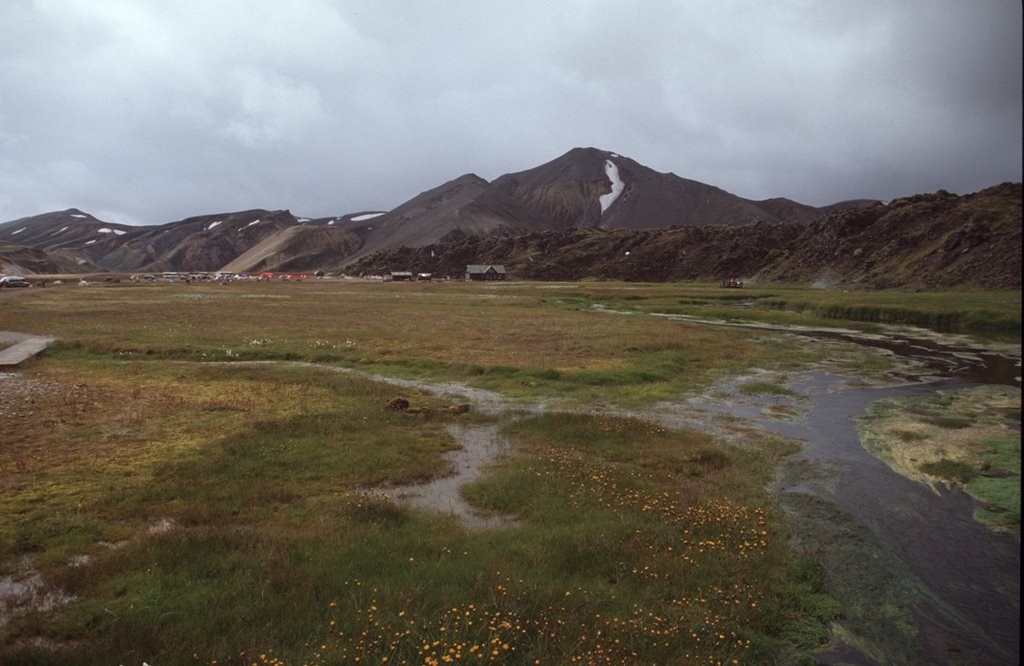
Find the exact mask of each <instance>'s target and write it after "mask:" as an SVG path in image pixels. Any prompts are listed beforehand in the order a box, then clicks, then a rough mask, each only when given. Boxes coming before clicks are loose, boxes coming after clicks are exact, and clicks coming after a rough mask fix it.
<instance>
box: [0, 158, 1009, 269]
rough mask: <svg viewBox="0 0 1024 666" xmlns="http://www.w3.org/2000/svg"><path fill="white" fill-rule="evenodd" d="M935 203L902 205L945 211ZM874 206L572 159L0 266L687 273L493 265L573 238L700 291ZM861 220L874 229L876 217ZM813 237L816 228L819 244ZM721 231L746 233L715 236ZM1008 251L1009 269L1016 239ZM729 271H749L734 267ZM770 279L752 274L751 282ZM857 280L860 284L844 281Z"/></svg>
mask: <svg viewBox="0 0 1024 666" xmlns="http://www.w3.org/2000/svg"><path fill="white" fill-rule="evenodd" d="M997 187H1000V186H997ZM1018 189H1019V185H1018ZM940 194H942V196H940ZM947 195H948V193H936V194H935V195H915V196H924V197H926V198H927V197H939V198H940V199H941V198H943V197H946V198H948V197H955V195H948V196H947ZM964 196H971V195H964ZM904 199H908V198H904ZM909 199H913V197H910V198H909ZM897 201H903V199H901V200H897ZM895 203H896V202H892V203H891V204H889V205H894V204H895ZM904 203H905V202H904ZM1018 204H1019V202H1018ZM879 206H886V204H882V203H881V202H879V201H875V200H870V199H854V200H849V201H843V202H837V203H835V204H831V205H828V206H822V207H814V206H808V205H806V204H802V203H799V202H796V201H792V200H790V199H786V198H782V197H775V198H769V199H764V200H759V201H755V200H750V199H745V198H742V197H738V196H736V195H733V194H731V193H729V192H727V191H725V190H723V189H721V188H718V187H715V186H713V185H707V184H705V183H700V182H698V181H694V180H689V179H686V178H682V177H680V176H677V175H675V174H673V173H661V172H658V171H655V170H653V169H650V168H648V167H646V166H644V165H642V164H640V163H638V162H636V161H635V160H633V159H631V158H629V157H625V156H622V155H620V154H618V153H614V152H611V151H606V150H600V149H597V148H579V147H577V148H573V149H571V150H569V151H568V152H566V153H564V154H563V155H560V156H559V157H556V158H555V159H553V160H550V161H548V162H546V163H544V164H541V165H539V166H536V167H533V168H530V169H526V170H522V171H516V172H510V173H506V174H503V175H501V176H499V177H497V178H495V179H494V180H492V181H487V180H485V179H484V178H481V177H480V176H478V175H476V174H473V173H467V174H463V175H462V176H459V177H457V178H453V179H451V180H449V181H447V182H445V183H442V184H441V185H438V186H436V187H434V188H431V189H428V190H425V191H423V192H421V193H420V194H418V195H416V196H414V197H412V198H410V199H408V200H407V201H405V202H403V203H401V204H399V205H398V206H396V207H395V208H392V209H390V210H387V211H363V212H358V213H348V214H345V215H339V216H335V217H328V218H319V219H316V220H311V219H308V218H299V217H296V216H295V215H293V214H292V213H291V211H289V210H274V211H271V210H265V209H251V210H245V211H236V212H227V213H218V214H207V215H196V216H191V217H188V218H185V219H183V220H178V221H175V222H169V223H165V224H160V225H151V226H138V227H133V226H129V225H119V224H114V223H107V222H104V221H103V220H99V219H97V218H95V217H94V216H92V215H90V214H89V213H86V212H84V211H81V210H79V209H77V208H70V209H66V210H64V211H54V212H51V213H44V214H41V215H37V216H31V217H24V218H19V219H17V220H11V221H9V222H5V223H0V244H2V246H0V247H2V248H6V249H0V266H3V265H10V266H18V267H19V268H17V269H16V270H23V271H24V270H30V271H32V272H36V273H40V272H48V271H47V258H49V268H51V269H52V271H50V272H67V271H68V269H69V268H74V269H77V270H78V271H79V272H95V271H111V272H143V271H147V272H156V271H165V270H171V271H217V270H229V271H232V272H242V271H250V272H251V271H255V270H259V271H276V270H282V271H289V272H292V271H303V270H304V271H313V270H324V271H328V272H338V271H348V272H352V270H353V269H352V267H353V266H357V267H360V268H358V270H364V269H365V270H370V269H371V267H372V269H373V270H376V269H378V268H380V267H381V266H382V263H381V262H382V261H385V260H394V259H395V258H397V257H400V256H420V255H421V254H422V252H421V250H423V249H424V248H430V251H431V253H432V254H433V255H435V257H436V256H437V255H438V254H439V253H442V254H443V253H446V252H447V249H449V248H456V247H469V246H473V247H476V248H477V252H478V253H479V254H480V256H479V257H469V258H468V259H469V260H468V261H467V262H466V263H480V261H483V260H484V259H483V257H492V258H493V259H494V261H497V263H506V264H511V265H514V266H515V267H516V269H517V274H519V275H520V276H524V277H526V276H534V277H537V278H540V279H544V276H555V275H558V276H562V277H561V278H559V279H564V277H571V276H572V275H576V274H580V275H585V276H589V277H614V276H618V277H621V278H622V279H639V278H638V276H641V275H643V276H647V277H648V278H649V279H684V276H686V275H690V273H692V272H693V271H685V270H681V269H675V270H672V271H664V270H653V269H651V268H645V269H643V270H632V272H631V269H630V270H627V268H626V267H625V266H623V265H620V262H617V261H612V257H607V258H606V261H605V262H604V263H601V262H596V261H595V260H594V258H593V257H592V258H590V259H587V258H585V257H576V256H575V255H576V254H577V253H579V252H582V251H583V246H580V247H575V249H574V250H573V252H572V253H571V254H572V255H573V258H572V260H571V263H572V264H573V266H574V268H573V269H572V270H561V269H555V268H552V267H549V268H547V269H545V270H540V266H529V267H525V266H518V265H516V261H517V259H516V258H515V257H512V258H509V259H504V260H502V258H501V257H500V256H498V255H497V254H495V252H496V251H495V249H494V248H498V247H509V248H513V247H521V246H522V245H523V243H524V242H528V243H533V242H537V243H541V240H540V239H543V243H542V244H544V245H545V246H548V245H550V246H552V247H554V246H559V247H569V246H572V245H573V242H572V239H574V238H579V239H582V238H586V243H585V245H586V246H587V247H591V248H592V251H593V252H594V253H595V256H598V255H600V256H603V255H604V254H607V252H608V251H609V250H608V248H605V247H603V242H602V241H601V240H600V236H599V235H594V234H589V235H588V234H585V233H578V232H584V231H587V230H603V231H607V232H614V233H613V234H612V235H613V236H614V237H615V239H616V241H615V242H617V243H620V244H624V246H625V245H630V246H632V245H637V246H638V247H642V246H643V245H644V243H645V242H646V241H644V240H643V239H648V240H650V239H658V242H657V243H655V244H656V245H658V244H664V243H668V242H669V239H672V240H671V242H672V243H675V244H677V245H680V247H678V248H677V249H676V251H675V252H674V254H673V253H666V251H662V252H661V254H660V255H659V256H660V257H661V260H662V261H669V260H670V259H671V260H672V261H684V262H686V263H687V264H690V265H698V264H699V265H701V266H704V268H702V271H703V272H701V273H700V275H701V276H702V277H710V276H711V274H712V273H715V274H718V273H720V272H721V271H722V270H725V269H726V268H727V267H728V266H729V265H730V263H732V264H737V261H736V257H738V256H740V255H743V252H744V251H745V250H742V246H744V245H746V246H749V247H748V249H749V251H750V252H753V253H754V254H755V255H756V253H757V252H762V253H769V252H785V253H788V254H790V255H793V256H797V255H800V256H802V257H803V258H802V259H801V261H803V262H804V263H805V264H807V265H808V266H810V265H813V264H815V261H813V260H812V259H813V258H811V257H808V256H805V255H806V251H805V250H804V249H801V247H797V246H788V245H786V243H790V242H795V241H794V239H796V238H802V240H801V243H802V244H803V246H806V247H811V248H814V247H818V248H819V250H820V251H821V252H826V251H830V250H828V248H824V247H821V245H822V244H821V243H820V242H819V241H818V240H817V239H815V238H812V237H806V236H800V232H801V229H803V228H804V227H808V226H810V225H814V224H817V223H818V222H819V221H821V220H824V219H826V218H829V216H836V215H839V216H844V217H843V219H845V220H850V219H854V218H856V217H857V212H858V211H861V212H863V211H868V210H872V211H876V213H877V211H879V210H882V209H879V208H878V207H879ZM900 208H901V209H902V208H903V206H902V205H901V206H900ZM872 215H875V217H876V218H881V217H884V214H883V213H877V214H875V213H872ZM925 215H927V213H925ZM911 217H913V218H914V220H915V222H914V224H915V225H920V224H922V221H921V220H920V219H918V218H919V217H920V215H918V214H917V213H913V214H911ZM1017 219H1018V220H1019V205H1018V207H1017ZM936 224H937V225H938V226H936V229H937V230H938V229H939V227H942V224H940V223H939V222H936ZM965 224H967V222H965ZM765 225H768V226H765ZM873 225H874V223H872V224H871V225H869V226H873ZM826 227H827V225H826ZM826 227H822V232H823V233H824V231H825V230H827V229H826ZM883 227H884V228H885V229H887V233H891V234H895V237H894V238H892V239H889V240H890V241H893V242H895V241H896V240H898V239H899V236H900V234H902V233H904V232H903V231H901V230H899V229H898V228H896V227H893V226H891V225H885V224H883V225H881V226H880V227H878V228H883ZM1018 227H1019V222H1018ZM729 228H745V229H747V231H745V232H743V233H732V232H727V231H723V230H724V229H729ZM667 229H686V230H688V231H685V232H678V231H675V232H671V233H670V232H667V231H664V230H667ZM700 229H714V230H715V231H713V232H709V233H710V236H707V234H703V235H702V233H701V232H699V230H700ZM653 230H662V231H656V232H655V231H653ZM848 231H849V230H845V231H844V233H847V232H848ZM627 232H628V233H627ZM936 233H938V231H936ZM947 233H949V230H948V229H946V228H945V227H942V230H941V234H940V235H942V234H947ZM1000 233H1003V232H1000ZM925 235H927V234H925ZM1003 235H1005V234H1004V233H1003ZM705 236H707V237H708V238H712V239H723V238H726V237H729V238H730V240H729V247H719V246H718V244H717V241H715V242H712V243H711V245H710V246H705V245H702V244H703V243H705V242H706V239H705ZM754 238H756V239H758V240H757V242H756V243H754V242H753V241H750V240H746V239H754ZM1017 238H1018V240H1017V241H1016V242H1017V245H1016V249H1017V256H1018V257H1019V254H1020V252H1019V247H1020V244H1019V233H1018V236H1017ZM513 239H515V240H513ZM919 240H920V241H921V242H924V240H922V239H919ZM878 242H881V241H880V239H873V240H872V243H875V244H877V243H878ZM1011 242H1012V239H1011ZM780 243H782V245H780ZM684 246H689V247H690V251H691V255H690V258H686V257H687V250H686V248H685V247H684ZM19 247H22V248H27V249H30V250H32V251H33V252H35V253H36V254H32V255H31V260H29V255H27V254H25V253H24V252H21V254H20V257H21V258H20V259H18V260H17V261H16V260H15V259H14V253H15V252H17V251H18V249H17V248H19ZM697 247H703V248H704V250H703V251H705V252H712V251H713V252H717V253H719V254H721V255H722V260H723V263H722V264H719V265H717V266H716V267H715V270H714V271H711V269H710V267H709V266H710V264H707V262H703V261H702V262H697V264H694V262H693V261H692V252H696V248H697ZM872 247H873V246H872ZM40 252H41V253H42V254H41V255H40V254H38V253H40ZM722 253H724V254H722ZM669 255H671V257H670V256H669ZM822 256H823V257H824V256H825V255H822ZM375 257H376V258H375ZM381 257H383V258H385V259H381ZM730 258H731V259H730ZM19 262H21V263H19ZM26 262H27V264H26ZM632 263H633V264H637V263H638V262H636V261H634V262H632ZM738 263H739V265H742V266H747V265H748V264H749V265H750V266H753V264H752V263H750V262H749V261H747V260H744V261H740V262H738ZM818 263H820V261H819V262H818ZM1018 264H1019V259H1018ZM28 265H31V266H32V267H34V268H28ZM772 265H774V264H772V263H771V262H768V263H765V262H762V264H761V265H759V266H758V268H757V271H755V272H761V271H763V270H766V269H767V268H768V267H769V266H772ZM779 266H780V267H779V268H778V271H777V272H778V275H779V276H780V279H781V278H783V277H785V276H788V277H785V279H805V277H806V275H805V274H806V273H807V271H799V270H795V269H792V268H789V269H786V270H783V269H782V268H781V264H780V265H779ZM58 269H59V271H58ZM854 269H855V267H853V266H846V267H845V268H844V270H849V271H852V272H853V273H855V274H857V275H861V273H859V272H857V270H854ZM427 272H448V271H427ZM741 272H742V271H741ZM748 272H749V271H748ZM751 274H752V273H751ZM963 277H967V275H965V276H963ZM876 278H877V276H876V277H871V278H870V279H867V282H870V283H875V282H879V280H878V279H876ZM865 279H866V278H865ZM858 280H861V277H858V278H856V279H855V280H854V281H858ZM1017 283H1018V284H1019V278H1018V279H1017Z"/></svg>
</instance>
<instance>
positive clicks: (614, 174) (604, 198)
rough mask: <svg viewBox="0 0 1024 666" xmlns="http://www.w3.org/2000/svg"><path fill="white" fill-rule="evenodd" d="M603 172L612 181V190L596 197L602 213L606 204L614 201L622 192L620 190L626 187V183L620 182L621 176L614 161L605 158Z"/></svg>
mask: <svg viewBox="0 0 1024 666" xmlns="http://www.w3.org/2000/svg"><path fill="white" fill-rule="evenodd" d="M604 173H605V175H607V176H608V180H610V181H612V191H611V192H609V193H608V194H602V195H601V196H599V197H598V201H600V202H601V212H602V213H604V212H605V211H606V210H608V206H611V205H612V204H613V203H615V200H616V199H618V198H619V195H620V194H622V190H623V189H625V187H626V184H625V183H623V182H622V179H621V178H619V167H617V166H615V162H612V161H611V160H605V161H604Z"/></svg>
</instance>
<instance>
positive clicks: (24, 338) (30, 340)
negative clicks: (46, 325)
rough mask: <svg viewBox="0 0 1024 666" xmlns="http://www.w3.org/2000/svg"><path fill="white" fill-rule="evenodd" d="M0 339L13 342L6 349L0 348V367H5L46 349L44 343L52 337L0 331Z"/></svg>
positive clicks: (49, 341) (48, 341)
mask: <svg viewBox="0 0 1024 666" xmlns="http://www.w3.org/2000/svg"><path fill="white" fill-rule="evenodd" d="M0 340H2V341H7V342H14V343H15V344H13V345H11V346H10V347H8V348H7V349H0V368H6V367H13V366H16V365H18V364H19V363H21V362H22V361H24V360H26V359H29V358H32V357H33V356H35V355H36V354H38V353H39V352H41V351H43V350H44V349H46V345H48V344H50V343H51V342H53V341H54V338H48V337H45V336H41V335H26V334H24V333H11V332H8V331H0Z"/></svg>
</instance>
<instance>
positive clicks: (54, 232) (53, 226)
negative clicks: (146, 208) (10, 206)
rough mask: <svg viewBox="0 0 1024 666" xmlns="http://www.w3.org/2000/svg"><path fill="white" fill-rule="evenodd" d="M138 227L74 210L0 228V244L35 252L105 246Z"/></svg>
mask: <svg viewBox="0 0 1024 666" xmlns="http://www.w3.org/2000/svg"><path fill="white" fill-rule="evenodd" d="M137 229H138V227H131V226H128V225H125V224H114V223H111V222H104V221H103V220H98V219H96V218H95V217H93V216H92V215H90V214H89V213H84V212H82V211H80V210H78V209H77V208H69V209H67V210H61V211H54V212H52V213H43V214H42V215H33V216H31V217H23V218H20V219H17V220H11V221H10V222H4V223H3V224H0V241H6V242H8V243H16V244H18V245H24V246H25V247H31V248H35V249H37V250H69V249H76V250H77V249H82V248H87V247H91V246H93V245H96V244H106V243H109V242H110V241H114V242H117V241H118V240H119V239H121V238H123V237H125V236H127V235H129V234H131V233H133V232H134V231H136V230H137Z"/></svg>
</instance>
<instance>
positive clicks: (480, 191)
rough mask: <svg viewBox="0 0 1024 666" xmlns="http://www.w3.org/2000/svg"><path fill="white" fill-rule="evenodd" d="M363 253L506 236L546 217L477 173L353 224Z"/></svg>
mask: <svg viewBox="0 0 1024 666" xmlns="http://www.w3.org/2000/svg"><path fill="white" fill-rule="evenodd" d="M349 228H351V229H352V230H353V231H354V232H356V233H357V234H358V235H359V236H360V237H361V238H363V243H364V245H363V248H362V249H361V250H360V251H359V254H360V255H363V254H367V253H369V252H374V251H377V250H382V249H389V248H396V247H401V246H405V247H420V246H423V245H428V244H430V243H436V242H438V241H440V240H441V239H442V238H455V237H461V236H493V235H498V236H507V235H510V234H517V233H523V232H527V231H540V230H543V229H546V228H549V227H548V226H547V222H546V220H545V219H544V218H543V217H542V216H540V215H538V214H537V213H535V212H534V211H532V210H530V209H529V208H527V207H526V206H524V205H523V204H522V203H520V202H519V201H516V200H515V199H514V198H512V197H510V196H508V195H507V194H505V193H503V192H501V191H499V190H497V189H495V188H494V187H492V186H491V185H490V184H489V183H488V182H487V181H486V180H484V179H483V178H480V177H479V176H476V175H474V174H466V175H464V176H460V177H459V178H456V179H455V180H452V181H449V182H447V183H445V184H444V185H441V186H440V187H436V188H434V189H432V190H428V191H426V192H423V193H422V194H420V195H418V196H416V197H414V198H413V199H410V200H409V201H407V202H405V203H404V204H402V205H401V206H399V207H398V208H395V209H394V210H391V211H389V212H387V213H385V214H383V215H381V216H379V217H375V218H373V219H371V220H367V221H366V222H365V223H364V224H362V225H360V226H359V227H351V226H349Z"/></svg>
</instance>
